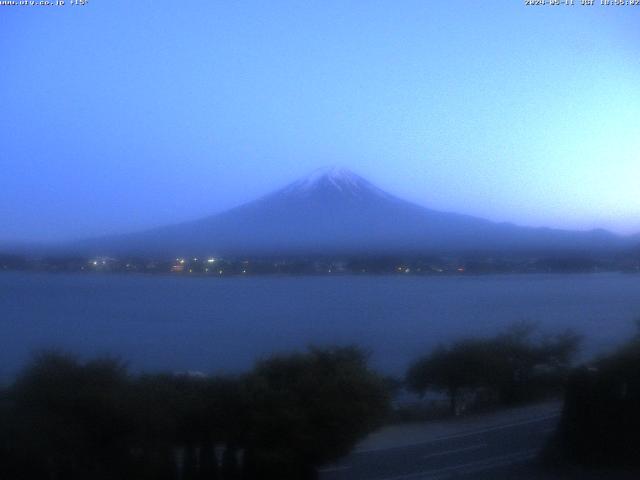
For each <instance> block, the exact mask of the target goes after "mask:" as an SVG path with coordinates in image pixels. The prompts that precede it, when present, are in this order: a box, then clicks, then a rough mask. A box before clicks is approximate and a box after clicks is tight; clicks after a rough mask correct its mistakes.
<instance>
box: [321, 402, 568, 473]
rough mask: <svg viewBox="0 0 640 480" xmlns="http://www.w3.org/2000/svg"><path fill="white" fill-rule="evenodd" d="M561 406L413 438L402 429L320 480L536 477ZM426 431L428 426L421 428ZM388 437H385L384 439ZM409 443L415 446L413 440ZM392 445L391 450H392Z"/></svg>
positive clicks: (410, 431) (413, 433)
mask: <svg viewBox="0 0 640 480" xmlns="http://www.w3.org/2000/svg"><path fill="white" fill-rule="evenodd" d="M558 410H559V405H553V404H551V405H548V406H546V408H544V409H537V410H533V411H531V412H530V414H529V415H527V413H529V412H528V411H527V410H523V411H518V412H516V415H509V414H507V415H504V416H499V415H493V416H490V417H487V418H486V419H485V420H484V421H482V419H480V421H476V422H475V423H473V424H471V425H470V424H464V423H463V424H460V423H456V422H451V425H449V426H448V427H449V428H445V429H443V423H444V422H440V424H439V425H435V426H434V429H435V430H438V429H439V430H440V431H441V432H440V434H437V435H435V436H432V438H428V435H423V436H420V435H416V431H415V428H413V429H412V427H406V429H405V432H406V434H407V435H406V438H403V435H402V429H401V428H402V427H400V430H398V429H396V431H395V432H394V433H393V437H394V438H395V440H394V441H392V442H389V441H388V439H387V441H385V440H384V438H383V437H384V436H383V435H381V436H380V438H378V439H377V440H376V441H374V442H368V443H367V442H365V445H364V446H363V447H361V448H360V449H358V450H357V451H356V452H355V453H353V454H352V455H350V456H349V457H347V458H345V459H344V460H342V461H341V462H339V463H337V464H335V465H332V466H330V467H327V468H324V469H322V470H321V472H320V478H321V480H439V479H448V478H456V479H472V478H473V479H474V480H483V479H492V480H493V479H507V478H514V479H519V480H523V479H525V478H536V474H534V473H533V472H532V471H533V470H535V467H534V466H533V465H534V463H533V460H534V459H535V458H536V456H537V455H538V453H539V452H540V449H541V447H542V446H543V445H544V443H545V441H546V440H547V439H548V438H549V436H550V435H551V434H552V432H553V431H554V430H555V427H556V425H557V422H558V420H559V411H558ZM422 428H423V429H424V431H425V432H428V431H429V424H424V425H423V426H422ZM388 436H389V435H387V437H388ZM412 438H413V441H412ZM393 443H395V445H393Z"/></svg>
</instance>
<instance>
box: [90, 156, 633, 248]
mask: <svg viewBox="0 0 640 480" xmlns="http://www.w3.org/2000/svg"><path fill="white" fill-rule="evenodd" d="M623 243H624V241H623V239H621V238H620V237H618V236H616V235H614V234H612V233H609V232H606V231H603V230H594V231H588V232H577V231H565V230H554V229H546V228H527V227H519V226H516V225H512V224H506V223H495V222H490V221H488V220H484V219H480V218H476V217H471V216H467V215H460V214H455V213H445V212H439V211H435V210H430V209H428V208H425V207H421V206H418V205H416V204H413V203H410V202H407V201H405V200H402V199H399V198H397V197H394V196H393V195H390V194H388V193H386V192H384V191H382V190H380V189H379V188H377V187H376V186H374V185H372V184H371V183H369V182H368V181H367V180H365V179H364V178H362V177H360V176H358V175H356V174H354V173H352V172H350V171H348V170H343V169H337V168H329V169H321V170H318V171H316V172H314V173H312V174H311V175H309V176H308V177H306V178H303V179H301V180H298V181H297V182H294V183H292V184H290V185H288V186H287V187H285V188H283V189H281V190H279V191H276V192H275V193H272V194H270V195H267V196H265V197H262V198H260V199H258V200H255V201H253V202H250V203H247V204H244V205H241V206H239V207H236V208H234V209H231V210H229V211H226V212H224V213H221V214H218V215H213V216H210V217H206V218H203V219H200V220H197V221H193V222H187V223H182V224H178V225H171V226H167V227H162V228H157V229H154V230H149V231H146V232H142V233H135V234H129V235H122V236H118V237H105V238H100V239H94V240H87V241H84V242H81V244H79V245H78V247H79V248H81V249H82V250H83V251H85V252H86V251H90V252H91V253H94V254H123V253H131V254H146V255H159V254H166V255H190V254H196V253H197V254H201V255H203V254H237V255H244V254H307V253H309V254H324V253H326V254H331V253H399V252H436V251H437V252H445V251H447V252H453V251H463V250H500V251H512V250H532V249H536V250H539V249H544V250H568V249H573V250H576V249H577V250H599V249H610V248H616V247H618V246H621V245H622V244H623Z"/></svg>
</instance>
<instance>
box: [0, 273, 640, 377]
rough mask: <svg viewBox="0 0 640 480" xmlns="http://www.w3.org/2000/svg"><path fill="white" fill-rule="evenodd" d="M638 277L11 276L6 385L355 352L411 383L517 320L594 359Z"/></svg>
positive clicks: (616, 336)
mask: <svg viewBox="0 0 640 480" xmlns="http://www.w3.org/2000/svg"><path fill="white" fill-rule="evenodd" d="M639 316H640V276H639V275H625V274H613V273H607V274H577V275H561V274H551V275H537V274H536V275H534V274H521V275H496V276H475V277H413V276H407V277H403V276H344V277H269V276H262V277H247V278H205V277H198V278H191V277H176V276H143V275H115V274H114V275H111V274H104V275H100V274H39V273H17V272H4V273H0V376H2V377H4V379H7V378H10V376H12V375H13V374H14V373H15V371H16V370H17V369H18V368H20V367H21V366H22V365H23V364H24V363H25V361H26V360H27V359H28V358H29V355H30V353H31V352H32V351H34V350H36V349H39V348H48V347H59V348H63V349H68V350H70V351H73V352H76V353H78V354H80V355H82V356H92V355H95V354H113V355H117V356H120V357H122V358H123V359H125V360H128V361H129V362H130V365H131V367H132V368H133V369H134V370H141V369H144V370H159V369H160V370H170V371H186V370H197V371H204V372H223V371H224V372H226V371H231V372H239V371H242V370H244V369H247V368H249V367H250V366H251V365H252V364H253V362H254V361H255V360H256V359H257V358H260V357H263V356H266V355H268V354H270V353H274V352H280V351H288V350H291V349H297V348H303V347H305V346H306V345H308V344H310V343H313V344H320V345H323V344H329V343H341V344H344V343H356V344H359V345H361V346H363V347H365V348H367V349H369V350H370V351H371V352H372V361H373V365H374V366H375V367H377V368H380V369H381V370H382V371H384V372H387V373H393V374H401V373H402V372H403V369H404V368H405V367H406V365H407V364H408V363H409V362H410V361H411V360H412V359H414V358H416V357H417V356H419V355H420V354H422V353H424V352H427V351H428V350H429V349H431V348H432V347H433V346H435V345H437V344H438V343H440V342H446V341H449V340H452V339H455V338H459V337H461V336H469V335H489V334H492V333H495V332H497V331H499V330H500V329H502V328H504V327H505V326H506V325H508V324H510V323H512V322H515V321H519V320H531V321H536V322H539V323H540V325H541V326H542V327H543V328H545V329H546V330H549V331H558V330H561V329H564V328H568V327H570V328H573V329H575V330H577V331H578V332H580V333H582V334H584V335H585V343H584V352H585V355H593V354H596V353H599V352H602V351H606V350H607V349H610V348H613V347H614V346H615V345H617V344H619V343H620V342H622V341H624V340H625V339H626V338H628V337H629V336H630V335H631V334H633V332H634V331H635V325H634V323H633V320H634V319H635V318H637V317H639Z"/></svg>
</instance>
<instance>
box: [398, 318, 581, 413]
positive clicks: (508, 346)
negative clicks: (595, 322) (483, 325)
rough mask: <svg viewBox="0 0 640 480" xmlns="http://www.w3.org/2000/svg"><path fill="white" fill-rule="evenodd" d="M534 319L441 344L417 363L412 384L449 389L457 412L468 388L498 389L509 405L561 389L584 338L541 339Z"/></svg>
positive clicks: (420, 389) (410, 373) (409, 381)
mask: <svg viewBox="0 0 640 480" xmlns="http://www.w3.org/2000/svg"><path fill="white" fill-rule="evenodd" d="M536 331H537V328H536V327H535V325H532V324H530V323H519V324H515V325H513V326H511V327H510V328H508V329H507V331H506V332H504V333H501V334H499V335H496V336H495V337H492V338H487V339H465V340H460V341H457V342H454V343H453V344H451V345H449V346H440V347H438V348H437V349H436V350H434V351H433V352H432V353H430V354H428V355H426V356H424V357H422V358H421V359H419V360H417V361H416V362H414V363H413V364H412V365H411V366H410V367H409V369H408V371H407V374H406V384H407V387H408V388H409V389H410V390H411V391H414V392H416V393H418V394H420V395H423V394H424V393H425V392H426V391H427V390H437V391H444V392H446V393H447V395H448V397H449V402H450V410H451V413H452V414H455V413H457V411H458V403H459V397H460V395H461V393H462V392H465V391H471V392H477V391H478V390H480V389H484V390H487V391H489V392H492V393H493V395H494V396H496V397H497V398H498V399H499V401H500V402H501V403H503V404H514V403H519V402H523V401H526V400H528V399H531V398H534V397H536V396H538V395H542V394H544V393H546V392H550V391H553V390H554V389H555V390H557V389H558V388H560V386H561V385H563V384H564V381H565V379H566V376H567V373H568V371H569V368H570V365H571V361H572V359H573V356H574V355H575V353H576V352H577V349H578V345H579V342H580V337H579V336H578V335H576V334H575V333H573V332H571V331H566V332H563V333H560V334H557V335H546V336H541V337H535V336H534V333H536Z"/></svg>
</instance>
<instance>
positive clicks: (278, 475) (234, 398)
mask: <svg viewBox="0 0 640 480" xmlns="http://www.w3.org/2000/svg"><path fill="white" fill-rule="evenodd" d="M388 404H389V397H388V394H387V390H386V388H385V385H384V382H383V380H382V379H381V378H380V377H379V376H378V375H377V374H375V373H374V372H372V371H371V370H370V369H369V368H368V367H367V364H366V357H365V355H363V354H362V352H360V351H359V350H358V349H356V348H335V349H312V350H310V351H309V353H306V354H293V355H288V356H277V357H273V358H271V359H269V360H266V361H263V362H260V363H258V364H257V365H256V367H255V368H254V369H253V371H251V372H250V373H249V374H247V375H245V376H243V377H239V378H230V377H204V376H193V375H141V376H135V375H131V374H129V373H128V372H127V369H126V368H125V366H124V365H123V364H122V363H121V362H119V361H115V360H109V359H101V360H94V361H89V362H86V363H81V362H79V361H78V360H76V359H74V358H73V357H70V356H67V355H63V354H58V353H44V354H41V355H39V356H37V358H35V359H34V360H33V361H32V362H31V364H30V365H29V366H28V367H27V368H26V369H25V370H24V371H23V372H22V374H21V375H20V376H19V378H17V379H16V381H15V383H14V384H13V385H12V386H10V388H8V389H7V390H6V391H5V392H3V394H2V398H1V404H0V478H2V479H11V480H20V479H51V480H53V479H55V480H74V479H83V480H85V479H91V480H102V479H104V480H107V479H108V480H111V479H113V480H115V479H118V480H122V479H141V480H143V479H154V480H161V479H166V480H172V479H185V480H188V479H210V480H211V479H240V478H242V479H258V478H259V479H272V478H273V479H307V478H315V476H316V466H318V465H321V464H323V463H326V462H329V461H331V460H334V459H337V458H339V457H341V456H343V455H345V454H347V453H348V452H349V451H350V450H351V448H352V447H353V446H354V444H355V442H356V441H357V440H359V439H360V438H361V437H362V436H364V435H365V434H366V433H368V432H370V431H371V430H372V429H374V428H375V427H376V426H377V425H378V424H379V423H380V421H381V420H382V419H383V418H384V416H385V413H386V410H387V407H388Z"/></svg>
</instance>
